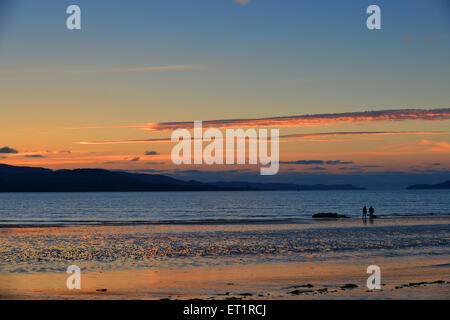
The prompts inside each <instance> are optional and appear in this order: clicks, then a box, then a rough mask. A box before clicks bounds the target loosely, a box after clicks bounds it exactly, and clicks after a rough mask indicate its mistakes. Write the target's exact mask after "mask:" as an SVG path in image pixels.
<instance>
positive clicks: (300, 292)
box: [289, 289, 313, 295]
mask: <svg viewBox="0 0 450 320" xmlns="http://www.w3.org/2000/svg"><path fill="white" fill-rule="evenodd" d="M307 292H313V291H312V290H298V289H296V290H293V291H291V292H289V293H290V294H294V295H298V294H302V293H307Z"/></svg>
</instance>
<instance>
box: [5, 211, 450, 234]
mask: <svg viewBox="0 0 450 320" xmlns="http://www.w3.org/2000/svg"><path fill="white" fill-rule="evenodd" d="M449 218H450V213H442V214H440V213H428V214H420V215H419V214H414V215H395V216H394V215H376V217H375V218H370V217H367V218H365V219H364V218H362V217H347V216H346V217H339V218H312V217H311V218H270V219H252V218H242V219H239V218H234V219H198V220H196V219H192V220H181V219H179V220H160V221H142V220H135V221H55V223H51V222H48V223H16V224H14V223H2V222H0V230H2V229H14V228H59V227H90V226H92V227H95V226H98V227H102V226H105V227H106V226H111V227H120V226H124V227H126V226H164V225H168V226H170V225H174V226H177V225H180V226H196V225H199V226H208V225H224V226H226V225H270V224H274V225H277V224H286V223H289V224H311V223H320V222H336V221H346V222H355V221H364V220H366V221H372V222H373V221H375V220H376V221H395V220H399V221H406V220H425V219H436V220H439V219H449Z"/></svg>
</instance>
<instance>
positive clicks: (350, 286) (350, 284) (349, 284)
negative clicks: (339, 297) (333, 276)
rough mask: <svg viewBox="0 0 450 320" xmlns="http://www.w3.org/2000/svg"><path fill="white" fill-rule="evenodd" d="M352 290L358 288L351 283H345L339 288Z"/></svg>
mask: <svg viewBox="0 0 450 320" xmlns="http://www.w3.org/2000/svg"><path fill="white" fill-rule="evenodd" d="M353 288H358V286H357V285H356V284H353V283H347V284H346V285H345V286H342V287H341V289H353Z"/></svg>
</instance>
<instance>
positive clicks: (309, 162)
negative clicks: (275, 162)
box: [280, 160, 353, 165]
mask: <svg viewBox="0 0 450 320" xmlns="http://www.w3.org/2000/svg"><path fill="white" fill-rule="evenodd" d="M280 164H299V165H313V164H321V165H324V164H328V165H342V164H353V161H341V160H295V161H280Z"/></svg>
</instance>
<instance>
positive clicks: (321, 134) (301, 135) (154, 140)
mask: <svg viewBox="0 0 450 320" xmlns="http://www.w3.org/2000/svg"><path fill="white" fill-rule="evenodd" d="M448 133H450V132H448V131H372V132H371V131H362V132H361V131H356V132H318V133H295V134H286V135H280V139H291V138H314V137H327V136H365V135H394V134H397V135H409V134H416V135H438V134H448ZM191 140H195V139H194V138H191ZM217 140H218V141H220V140H226V137H223V138H217ZM282 141H283V140H280V142H282ZM320 141H330V140H320ZM333 141H334V140H333ZM167 142H172V141H171V139H170V138H152V139H129V140H104V141H80V142H78V144H83V145H96V144H134V143H167Z"/></svg>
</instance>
